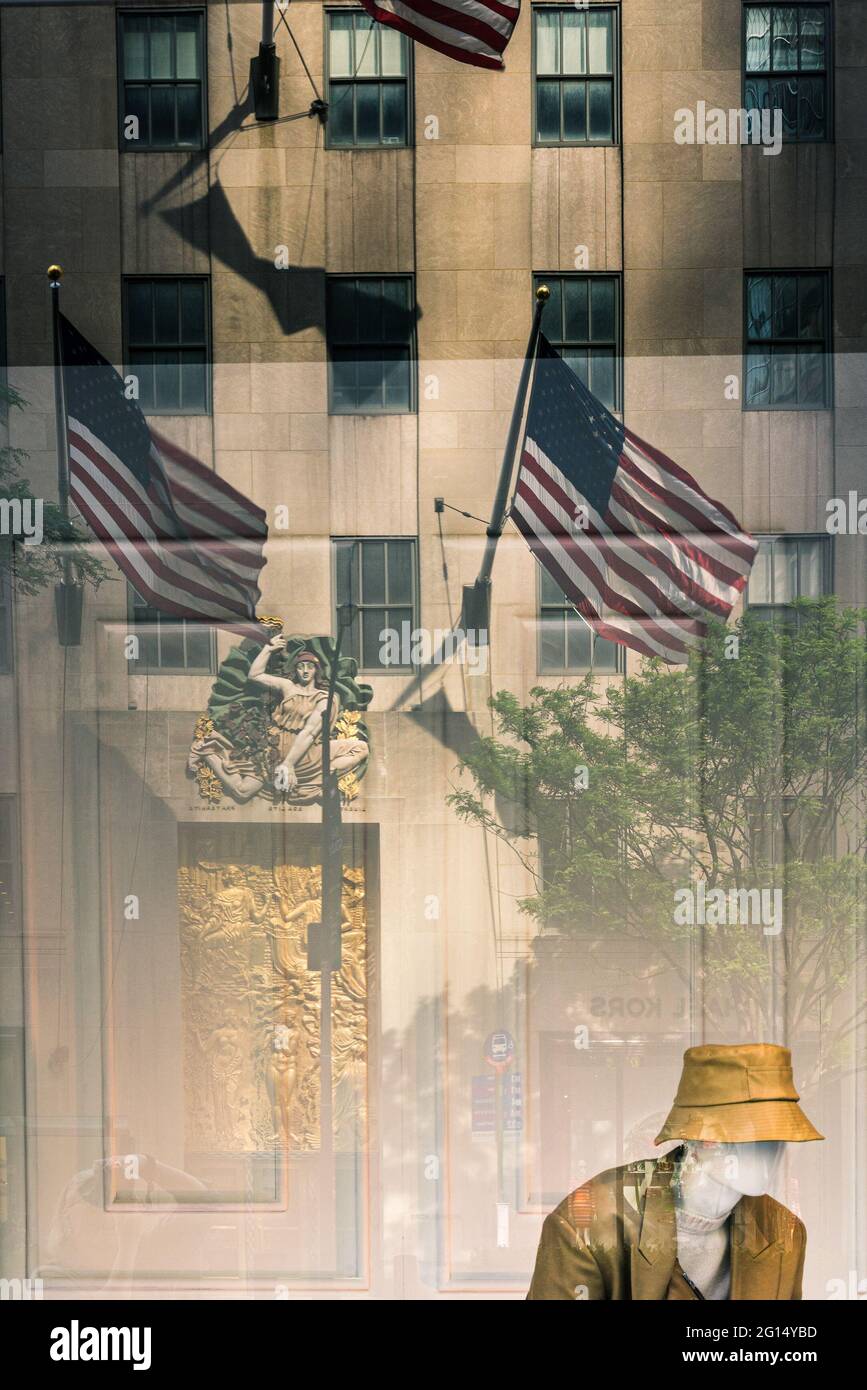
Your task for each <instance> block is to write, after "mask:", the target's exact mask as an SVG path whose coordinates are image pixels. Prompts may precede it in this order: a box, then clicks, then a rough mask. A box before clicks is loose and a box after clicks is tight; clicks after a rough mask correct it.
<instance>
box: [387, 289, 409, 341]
mask: <svg viewBox="0 0 867 1390" xmlns="http://www.w3.org/2000/svg"><path fill="white" fill-rule="evenodd" d="M408 300H409V285H408V283H407V281H406V280H383V282H382V337H383V341H384V342H386V343H401V342H406V340H407V339H408V338H409V336H410V332H411V329H412V323H411V320H410V313H409V303H408Z"/></svg>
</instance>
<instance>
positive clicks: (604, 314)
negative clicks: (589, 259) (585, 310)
mask: <svg viewBox="0 0 867 1390" xmlns="http://www.w3.org/2000/svg"><path fill="white" fill-rule="evenodd" d="M589 283H590V305H591V313H590V339H591V341H592V342H594V343H598V342H600V341H601V342H606V341H610V342H613V341H614V338H615V324H614V281H613V280H591V281H590V282H589Z"/></svg>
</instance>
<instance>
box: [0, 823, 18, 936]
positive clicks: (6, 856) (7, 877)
mask: <svg viewBox="0 0 867 1390" xmlns="http://www.w3.org/2000/svg"><path fill="white" fill-rule="evenodd" d="M17 929H18V798H17V797H15V796H8V795H2V796H0V933H7V934H8V933H10V932H15V931H17Z"/></svg>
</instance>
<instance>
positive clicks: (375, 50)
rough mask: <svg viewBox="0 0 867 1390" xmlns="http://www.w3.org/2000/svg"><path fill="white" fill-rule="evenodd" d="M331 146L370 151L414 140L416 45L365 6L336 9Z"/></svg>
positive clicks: (331, 35) (331, 19)
mask: <svg viewBox="0 0 867 1390" xmlns="http://www.w3.org/2000/svg"><path fill="white" fill-rule="evenodd" d="M327 19H328V124H327V127H326V130H327V136H328V144H329V146H331V147H333V148H348V149H370V148H374V147H376V146H382V145H407V144H409V135H408V132H409V111H410V95H409V71H410V51H411V50H410V45H409V43H408V42H407V40H406V38H405V37H404V35H403V34H401V33H400V32H399V31H398V30H397V29H390V28H389V27H388V26H387V25H385V24H374V22H373V20H372V19H371V18H370V16H369V15H368V14H366V13H365V12H364V11H363V10H340V11H334V10H330V11H328V12H327Z"/></svg>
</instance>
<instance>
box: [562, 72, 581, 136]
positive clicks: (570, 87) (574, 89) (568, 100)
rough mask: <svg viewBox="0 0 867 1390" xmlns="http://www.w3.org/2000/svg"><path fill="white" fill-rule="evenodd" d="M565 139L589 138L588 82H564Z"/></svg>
mask: <svg viewBox="0 0 867 1390" xmlns="http://www.w3.org/2000/svg"><path fill="white" fill-rule="evenodd" d="M562 92H563V139H564V140H586V138H587V120H586V105H587V84H586V82H563V83H562Z"/></svg>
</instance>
